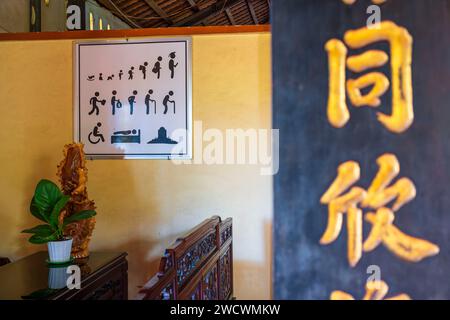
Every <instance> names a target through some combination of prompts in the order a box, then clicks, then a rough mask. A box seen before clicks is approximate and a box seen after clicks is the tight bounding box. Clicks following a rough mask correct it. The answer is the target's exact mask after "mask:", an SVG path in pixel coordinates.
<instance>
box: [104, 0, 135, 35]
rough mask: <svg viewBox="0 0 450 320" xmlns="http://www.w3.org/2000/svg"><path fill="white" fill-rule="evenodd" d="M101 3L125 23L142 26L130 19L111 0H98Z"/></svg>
mask: <svg viewBox="0 0 450 320" xmlns="http://www.w3.org/2000/svg"><path fill="white" fill-rule="evenodd" d="M97 2H99V3H100V4H101V5H103V6H104V7H105V8H106V9H108V10H109V11H111V12H112V13H113V14H114V15H115V16H117V17H118V18H119V19H121V20H123V21H124V22H125V23H128V24H130V25H131V26H133V27H135V28H142V26H141V25H140V24H139V23H137V22H136V21H134V20H132V19H130V18H129V17H128V16H127V15H126V14H125V13H124V12H123V11H122V10H121V9H120V8H119V7H118V6H117V5H116V4H114V2H113V1H111V0H97Z"/></svg>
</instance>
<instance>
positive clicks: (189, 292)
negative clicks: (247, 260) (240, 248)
mask: <svg viewBox="0 0 450 320" xmlns="http://www.w3.org/2000/svg"><path fill="white" fill-rule="evenodd" d="M232 232H233V228H232V219H231V218H228V219H226V220H225V221H222V220H221V219H220V217H218V216H214V217H212V218H210V219H207V220H205V221H204V222H203V223H201V224H200V225H198V226H197V227H195V228H194V229H192V230H191V231H190V232H189V233H188V234H186V236H183V237H181V238H178V239H177V240H176V241H175V243H174V244H173V245H172V246H171V247H169V248H167V249H166V251H165V254H164V256H163V257H162V258H161V261H160V265H159V271H158V273H157V274H156V275H155V276H154V277H153V278H151V279H150V280H149V281H148V282H147V283H146V284H145V285H144V287H143V288H142V289H141V290H140V291H139V294H138V296H137V299H140V300H227V299H231V298H232V297H233V246H232Z"/></svg>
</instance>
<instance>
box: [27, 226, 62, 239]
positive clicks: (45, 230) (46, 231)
mask: <svg viewBox="0 0 450 320" xmlns="http://www.w3.org/2000/svg"><path fill="white" fill-rule="evenodd" d="M55 231H56V230H55V229H53V228H52V227H51V226H49V225H48V224H41V225H38V226H36V227H34V228H31V229H25V230H23V231H22V233H33V234H37V235H38V236H41V237H45V236H49V235H52V234H53V233H55Z"/></svg>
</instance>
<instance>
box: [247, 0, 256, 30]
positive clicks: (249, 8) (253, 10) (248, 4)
mask: <svg viewBox="0 0 450 320" xmlns="http://www.w3.org/2000/svg"><path fill="white" fill-rule="evenodd" d="M246 2H247V7H248V11H250V15H251V16H252V19H253V22H254V23H255V24H259V22H258V17H257V16H256V12H255V8H254V7H253V3H252V2H251V1H250V0H247V1H246Z"/></svg>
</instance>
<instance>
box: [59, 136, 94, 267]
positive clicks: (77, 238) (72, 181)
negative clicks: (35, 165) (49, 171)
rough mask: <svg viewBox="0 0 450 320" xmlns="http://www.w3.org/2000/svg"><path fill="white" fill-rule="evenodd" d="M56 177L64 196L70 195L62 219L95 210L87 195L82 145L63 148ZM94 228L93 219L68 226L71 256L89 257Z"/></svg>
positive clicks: (66, 230)
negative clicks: (71, 242) (71, 239)
mask: <svg viewBox="0 0 450 320" xmlns="http://www.w3.org/2000/svg"><path fill="white" fill-rule="evenodd" d="M57 175H58V177H59V182H60V184H61V190H62V192H63V193H64V194H66V195H70V196H71V199H70V201H69V202H68V203H67V205H66V208H65V212H64V213H63V214H62V215H61V216H62V218H63V219H64V217H66V216H71V215H72V214H74V213H75V212H79V211H81V210H95V204H94V201H92V200H89V198H88V194H87V188H86V183H87V168H86V160H85V157H84V151H83V144H82V143H71V144H68V145H65V146H64V159H63V160H62V161H61V163H60V164H59V165H58V172H57ZM94 227H95V217H93V218H90V219H86V220H81V221H79V222H75V223H71V224H69V225H68V226H67V227H66V229H65V230H64V233H65V234H66V235H68V236H71V237H72V238H73V245H72V256H73V257H74V258H77V259H79V258H85V257H87V256H89V251H88V245H89V241H90V239H91V236H92V231H93V230H94Z"/></svg>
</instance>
